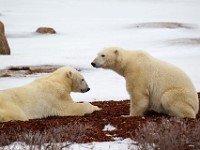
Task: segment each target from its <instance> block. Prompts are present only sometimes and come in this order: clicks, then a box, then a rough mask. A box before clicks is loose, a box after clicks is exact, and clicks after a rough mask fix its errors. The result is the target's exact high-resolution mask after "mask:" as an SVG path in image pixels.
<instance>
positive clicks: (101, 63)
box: [91, 47, 199, 118]
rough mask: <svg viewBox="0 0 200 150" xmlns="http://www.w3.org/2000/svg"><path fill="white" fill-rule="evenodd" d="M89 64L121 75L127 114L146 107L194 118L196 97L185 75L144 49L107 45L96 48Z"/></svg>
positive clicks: (197, 107) (136, 113)
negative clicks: (99, 50) (126, 95)
mask: <svg viewBox="0 0 200 150" xmlns="http://www.w3.org/2000/svg"><path fill="white" fill-rule="evenodd" d="M91 64H92V66H93V67H96V68H104V69H111V70H113V71H115V72H117V73H118V74H120V75H121V76H123V77H124V78H125V80H126V88H127V91H128V93H129V95H130V99H131V104H130V115H129V116H142V115H143V114H144V113H145V112H146V111H148V110H154V111H156V112H158V113H166V114H168V115H171V116H176V117H181V118H185V117H187V118H195V117H196V114H197V113H198V110H199V100H198V97H197V92H196V90H195V88H194V86H193V84H192V82H191V80H190V79H189V77H188V76H187V75H186V74H185V73H184V72H183V71H182V70H180V69H179V68H177V67H175V66H174V65H171V64H169V63H167V62H164V61H162V60H158V59H156V58H154V57H152V56H150V55H149V54H148V53H147V52H144V51H140V50H136V51H128V50H124V49H122V48H117V47H110V48H107V49H104V50H102V51H101V52H99V53H98V56H97V57H96V58H95V59H94V61H93V62H92V63H91Z"/></svg>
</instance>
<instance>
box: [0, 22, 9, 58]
mask: <svg viewBox="0 0 200 150" xmlns="http://www.w3.org/2000/svg"><path fill="white" fill-rule="evenodd" d="M0 55H10V47H9V45H8V41H7V39H6V36H5V29H4V24H3V22H1V21H0Z"/></svg>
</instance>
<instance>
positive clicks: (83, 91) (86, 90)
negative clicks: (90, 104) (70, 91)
mask: <svg viewBox="0 0 200 150" xmlns="http://www.w3.org/2000/svg"><path fill="white" fill-rule="evenodd" d="M89 90H90V88H87V89H85V90H81V92H82V93H85V92H88V91H89Z"/></svg>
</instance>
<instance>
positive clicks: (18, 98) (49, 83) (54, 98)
mask: <svg viewBox="0 0 200 150" xmlns="http://www.w3.org/2000/svg"><path fill="white" fill-rule="evenodd" d="M89 90H90V88H89V87H88V85H87V83H86V81H85V80H84V78H83V76H82V75H81V74H80V73H79V72H78V71H77V70H75V69H74V68H71V67H62V68H60V69H58V70H56V71H55V72H53V73H51V74H49V75H47V76H45V77H40V78H38V79H36V80H34V81H33V82H31V83H30V84H28V85H25V86H22V87H18V88H13V89H7V90H1V91H0V121H1V122H5V121H10V120H23V121H25V120H28V119H34V118H43V117H48V116H83V115H85V114H88V113H92V112H93V111H95V110H100V108H98V107H97V106H93V105H91V104H90V103H75V102H74V101H73V99H72V98H71V96H70V92H82V93H84V92H87V91H89Z"/></svg>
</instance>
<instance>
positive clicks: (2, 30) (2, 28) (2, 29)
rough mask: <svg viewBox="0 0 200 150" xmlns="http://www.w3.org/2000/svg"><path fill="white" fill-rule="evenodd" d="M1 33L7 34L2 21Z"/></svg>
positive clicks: (0, 24) (0, 25) (0, 23)
mask: <svg viewBox="0 0 200 150" xmlns="http://www.w3.org/2000/svg"><path fill="white" fill-rule="evenodd" d="M0 33H2V34H5V31H4V24H3V22H1V21H0Z"/></svg>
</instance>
